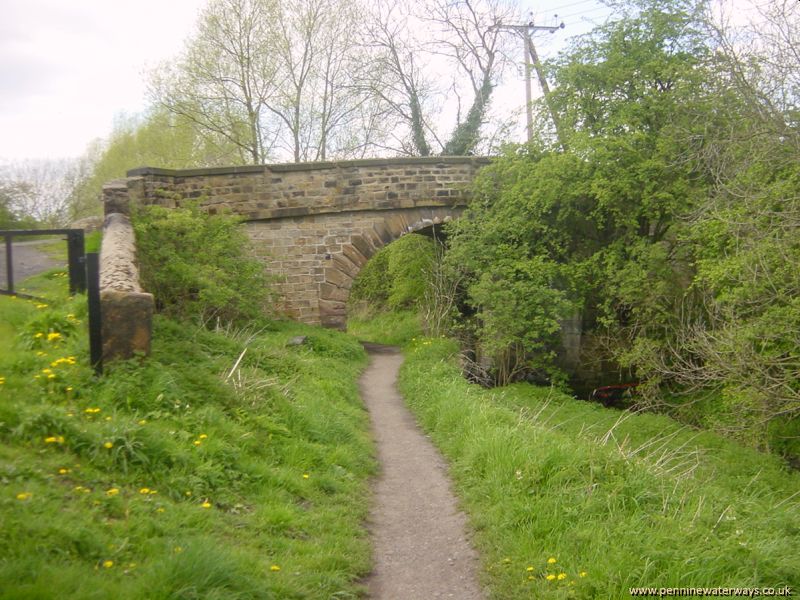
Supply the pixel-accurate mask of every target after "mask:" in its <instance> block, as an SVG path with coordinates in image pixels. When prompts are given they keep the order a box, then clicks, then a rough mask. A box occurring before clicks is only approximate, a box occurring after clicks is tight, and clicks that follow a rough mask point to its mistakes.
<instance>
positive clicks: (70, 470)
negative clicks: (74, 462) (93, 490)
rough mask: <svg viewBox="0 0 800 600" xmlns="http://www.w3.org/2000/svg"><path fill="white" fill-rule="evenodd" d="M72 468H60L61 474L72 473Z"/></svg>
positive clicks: (59, 472)
mask: <svg viewBox="0 0 800 600" xmlns="http://www.w3.org/2000/svg"><path fill="white" fill-rule="evenodd" d="M71 472H72V469H67V468H66V467H62V468H60V469H59V470H58V474H59V475H66V474H67V473H71Z"/></svg>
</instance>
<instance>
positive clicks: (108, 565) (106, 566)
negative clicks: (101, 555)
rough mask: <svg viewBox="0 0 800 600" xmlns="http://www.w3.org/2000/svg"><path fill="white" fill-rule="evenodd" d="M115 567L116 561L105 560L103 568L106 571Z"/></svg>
mask: <svg viewBox="0 0 800 600" xmlns="http://www.w3.org/2000/svg"><path fill="white" fill-rule="evenodd" d="M113 566H114V561H113V560H104V561H103V568H104V569H110V568H111V567H113Z"/></svg>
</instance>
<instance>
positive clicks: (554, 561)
mask: <svg viewBox="0 0 800 600" xmlns="http://www.w3.org/2000/svg"><path fill="white" fill-rule="evenodd" d="M547 564H548V565H554V564H556V559H555V558H553V557H552V556H551V557H550V558H548V559H547Z"/></svg>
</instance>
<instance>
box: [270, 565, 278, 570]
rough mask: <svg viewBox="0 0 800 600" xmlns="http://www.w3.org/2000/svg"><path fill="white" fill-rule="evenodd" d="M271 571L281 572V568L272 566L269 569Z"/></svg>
mask: <svg viewBox="0 0 800 600" xmlns="http://www.w3.org/2000/svg"><path fill="white" fill-rule="evenodd" d="M269 570H270V571H280V570H281V568H280V567H279V566H278V565H272V566H271V567H270V568H269Z"/></svg>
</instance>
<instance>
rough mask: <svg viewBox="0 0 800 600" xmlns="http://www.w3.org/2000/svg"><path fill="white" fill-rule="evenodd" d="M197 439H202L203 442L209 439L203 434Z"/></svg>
mask: <svg viewBox="0 0 800 600" xmlns="http://www.w3.org/2000/svg"><path fill="white" fill-rule="evenodd" d="M197 438H198V439H201V440H205V439H208V436H207V435H206V434H205V433H201V434H200V435H198V436H197Z"/></svg>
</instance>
